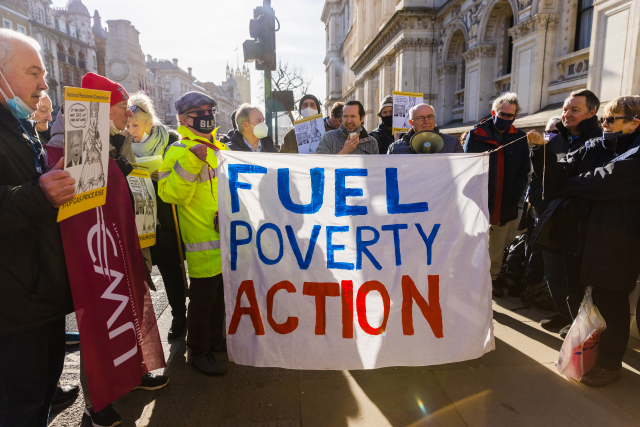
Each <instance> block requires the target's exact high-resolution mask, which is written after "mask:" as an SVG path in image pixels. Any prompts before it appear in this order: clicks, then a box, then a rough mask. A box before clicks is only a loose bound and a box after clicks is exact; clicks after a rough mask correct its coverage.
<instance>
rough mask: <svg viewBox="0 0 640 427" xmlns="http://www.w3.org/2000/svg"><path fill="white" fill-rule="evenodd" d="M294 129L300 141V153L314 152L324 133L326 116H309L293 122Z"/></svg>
mask: <svg viewBox="0 0 640 427" xmlns="http://www.w3.org/2000/svg"><path fill="white" fill-rule="evenodd" d="M293 129H294V132H295V133H296V140H297V141H298V153H300V154H314V153H315V152H316V149H317V148H318V144H320V138H322V135H324V118H323V117H322V114H316V115H315V116H311V117H307V118H306V119H302V120H298V121H295V122H294V123H293Z"/></svg>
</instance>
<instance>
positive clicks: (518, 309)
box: [493, 296, 555, 322]
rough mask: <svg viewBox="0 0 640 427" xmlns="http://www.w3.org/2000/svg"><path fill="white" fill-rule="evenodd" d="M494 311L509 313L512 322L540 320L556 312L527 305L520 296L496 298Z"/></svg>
mask: <svg viewBox="0 0 640 427" xmlns="http://www.w3.org/2000/svg"><path fill="white" fill-rule="evenodd" d="M493 311H494V312H498V313H502V314H506V315H508V316H509V317H511V319H512V320H511V321H512V322H540V321H541V320H542V319H546V318H547V317H551V316H553V315H554V314H555V311H548V310H543V309H541V308H539V307H536V306H532V307H526V306H525V305H524V304H523V303H522V301H521V300H520V298H514V297H508V296H504V297H501V298H494V299H493Z"/></svg>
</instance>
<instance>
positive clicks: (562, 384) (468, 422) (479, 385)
mask: <svg viewBox="0 0 640 427" xmlns="http://www.w3.org/2000/svg"><path fill="white" fill-rule="evenodd" d="M154 282H155V283H156V287H157V288H158V292H155V293H154V306H155V307H156V313H158V315H159V317H158V326H159V328H160V336H161V337H162V339H163V346H164V351H165V357H166V358H167V363H168V368H166V369H165V370H163V371H164V373H165V374H166V375H168V376H169V378H170V382H169V384H168V385H167V387H165V388H163V389H161V390H157V391H143V390H134V391H132V392H131V393H129V394H127V395H126V396H124V397H122V398H121V399H119V400H118V401H116V402H115V403H114V407H115V408H116V410H117V411H118V412H119V413H120V414H121V415H122V418H123V423H122V426H125V427H132V426H137V427H147V426H148V427H152V426H153V427H164V426H185V427H187V426H216V427H250V426H254V427H361V426H362V427H365V426H366V427H382V426H394V427H395V426H407V427H418V426H420V427H422V426H439V427H440V426H447V427H484V426H500V427H503V426H517V427H527V426H532V427H533V426H535V427H538V426H544V427H556V426H558V427H569V426H581V427H584V426H615V427H625V426H639V427H640V405H639V404H638V400H639V399H638V398H639V397H640V341H638V340H636V339H635V338H630V341H629V346H628V349H627V352H626V354H625V358H624V365H623V372H622V379H620V380H619V381H616V382H614V383H612V384H609V385H608V386H606V387H602V388H590V387H587V386H584V385H583V384H580V383H578V382H575V381H573V380H569V379H567V378H566V377H564V376H562V375H560V374H559V373H558V371H557V369H556V367H555V365H554V362H555V360H556V359H557V357H558V351H559V350H560V347H561V346H562V339H561V338H560V337H559V335H558V334H556V333H551V332H548V331H546V330H544V329H542V328H541V327H540V325H539V323H538V322H539V321H540V320H541V319H543V318H545V317H548V316H550V315H552V314H553V313H552V312H548V311H544V310H541V309H537V308H530V309H527V308H525V307H523V306H522V303H521V302H520V300H519V299H518V298H510V297H507V296H505V297H503V298H495V299H494V302H493V309H494V320H493V322H494V333H495V338H496V349H495V350H494V351H492V352H490V353H488V354H485V355H484V356H482V357H481V358H479V359H475V360H470V361H466V362H460V363H452V364H446V365H438V366H422V367H395V368H393V367H392V368H382V369H375V370H355V371H304V370H289V369H280V368H254V367H249V366H242V365H235V364H234V363H229V364H228V366H229V372H228V373H227V374H226V375H224V376H222V377H207V376H205V375H202V374H200V373H198V372H197V371H195V370H194V369H193V368H192V367H191V365H190V364H189V363H188V362H187V351H186V346H185V343H184V337H183V339H181V340H177V341H172V342H167V341H166V339H167V333H168V330H169V327H170V326H171V313H170V310H167V309H165V308H166V307H167V303H166V295H164V296H163V293H164V287H163V285H162V283H161V282H162V280H161V278H159V276H158V275H157V273H156V274H155V275H154ZM163 310H164V311H163ZM217 357H218V358H219V359H221V360H227V359H226V355H225V354H218V355H217ZM160 372H162V371H160ZM78 375H79V360H78V349H77V348H74V347H71V348H69V349H68V354H67V359H66V361H65V371H64V373H63V376H62V379H61V383H63V384H66V383H71V382H78ZM83 405H84V402H83V399H82V394H81V395H80V396H79V397H78V399H77V400H76V401H75V403H74V404H73V405H71V406H69V407H67V408H57V409H56V410H55V411H53V412H52V415H51V422H50V425H51V426H56V427H58V426H73V427H76V426H90V425H91V423H90V422H89V420H88V419H86V418H85V419H84V420H83V419H82V408H83Z"/></svg>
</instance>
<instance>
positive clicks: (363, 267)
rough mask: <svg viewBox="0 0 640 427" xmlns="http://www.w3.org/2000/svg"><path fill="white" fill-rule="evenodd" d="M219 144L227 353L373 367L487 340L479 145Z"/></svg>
mask: <svg viewBox="0 0 640 427" xmlns="http://www.w3.org/2000/svg"><path fill="white" fill-rule="evenodd" d="M218 155H219V158H220V162H219V165H220V166H219V169H220V170H219V172H220V173H219V177H220V179H219V182H218V185H219V194H223V195H224V197H221V198H220V199H219V210H220V228H221V248H222V250H221V253H222V270H223V275H224V286H225V306H226V321H227V325H228V331H227V332H228V334H227V335H228V338H227V343H228V348H229V354H230V356H231V357H232V359H233V360H234V361H235V362H237V363H239V364H243V365H251V366H263V367H267V366H268V367H283V368H292V369H373V368H380V367H385V366H424V365H437V364H442V363H450V362H458V361H463V360H468V359H474V358H478V357H480V356H482V355H483V354H484V353H486V352H488V351H491V350H493V349H494V347H495V344H494V337H493V326H492V308H491V277H490V273H489V267H490V260H489V253H488V243H489V236H488V229H489V222H488V215H489V214H488V209H487V206H488V201H487V198H488V196H487V188H488V169H489V162H488V160H489V158H488V156H482V155H472V154H432V155H412V156H322V155H299V154H268V153H241V152H234V151H221V152H219V153H218Z"/></svg>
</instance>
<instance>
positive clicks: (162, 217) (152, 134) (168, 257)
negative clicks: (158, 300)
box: [128, 92, 187, 340]
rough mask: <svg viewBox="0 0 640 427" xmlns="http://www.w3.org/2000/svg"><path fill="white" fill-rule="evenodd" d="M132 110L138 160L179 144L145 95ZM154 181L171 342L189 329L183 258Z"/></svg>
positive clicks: (158, 258)
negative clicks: (170, 317) (169, 312)
mask: <svg viewBox="0 0 640 427" xmlns="http://www.w3.org/2000/svg"><path fill="white" fill-rule="evenodd" d="M129 109H130V110H131V112H132V113H133V116H132V117H131V118H130V119H129V125H128V127H129V132H130V133H131V136H133V144H132V147H133V152H134V153H135V155H136V157H148V156H163V155H164V153H165V151H166V150H167V147H168V146H169V145H171V144H173V143H174V142H177V141H179V140H180V134H179V133H178V132H176V131H174V130H173V129H166V128H165V126H164V125H163V124H162V123H161V122H160V119H159V118H158V116H157V115H156V111H155V108H154V107H153V102H152V101H151V99H150V98H149V97H148V96H147V95H145V94H144V93H142V92H138V93H134V94H133V95H131V98H129ZM155 175H156V177H153V175H152V178H153V187H154V190H155V195H156V202H157V205H158V206H157V216H158V222H159V224H160V225H159V227H158V231H157V232H156V244H155V245H153V246H151V259H152V260H153V263H154V264H155V265H156V266H157V267H158V270H159V271H160V275H161V276H162V280H163V282H164V288H165V290H166V291H167V299H168V300H169V305H170V306H171V316H172V317H173V320H172V321H171V329H169V336H168V338H169V339H170V340H174V339H176V338H179V337H181V336H182V335H183V334H184V331H185V330H186V328H187V306H186V303H187V298H186V295H185V289H184V284H183V279H182V269H181V267H180V254H179V252H178V245H179V244H182V243H181V242H178V240H177V238H176V229H175V225H174V221H173V212H172V210H171V205H170V204H168V203H165V202H163V201H162V199H161V198H160V197H158V182H157V172H156V173H155Z"/></svg>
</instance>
